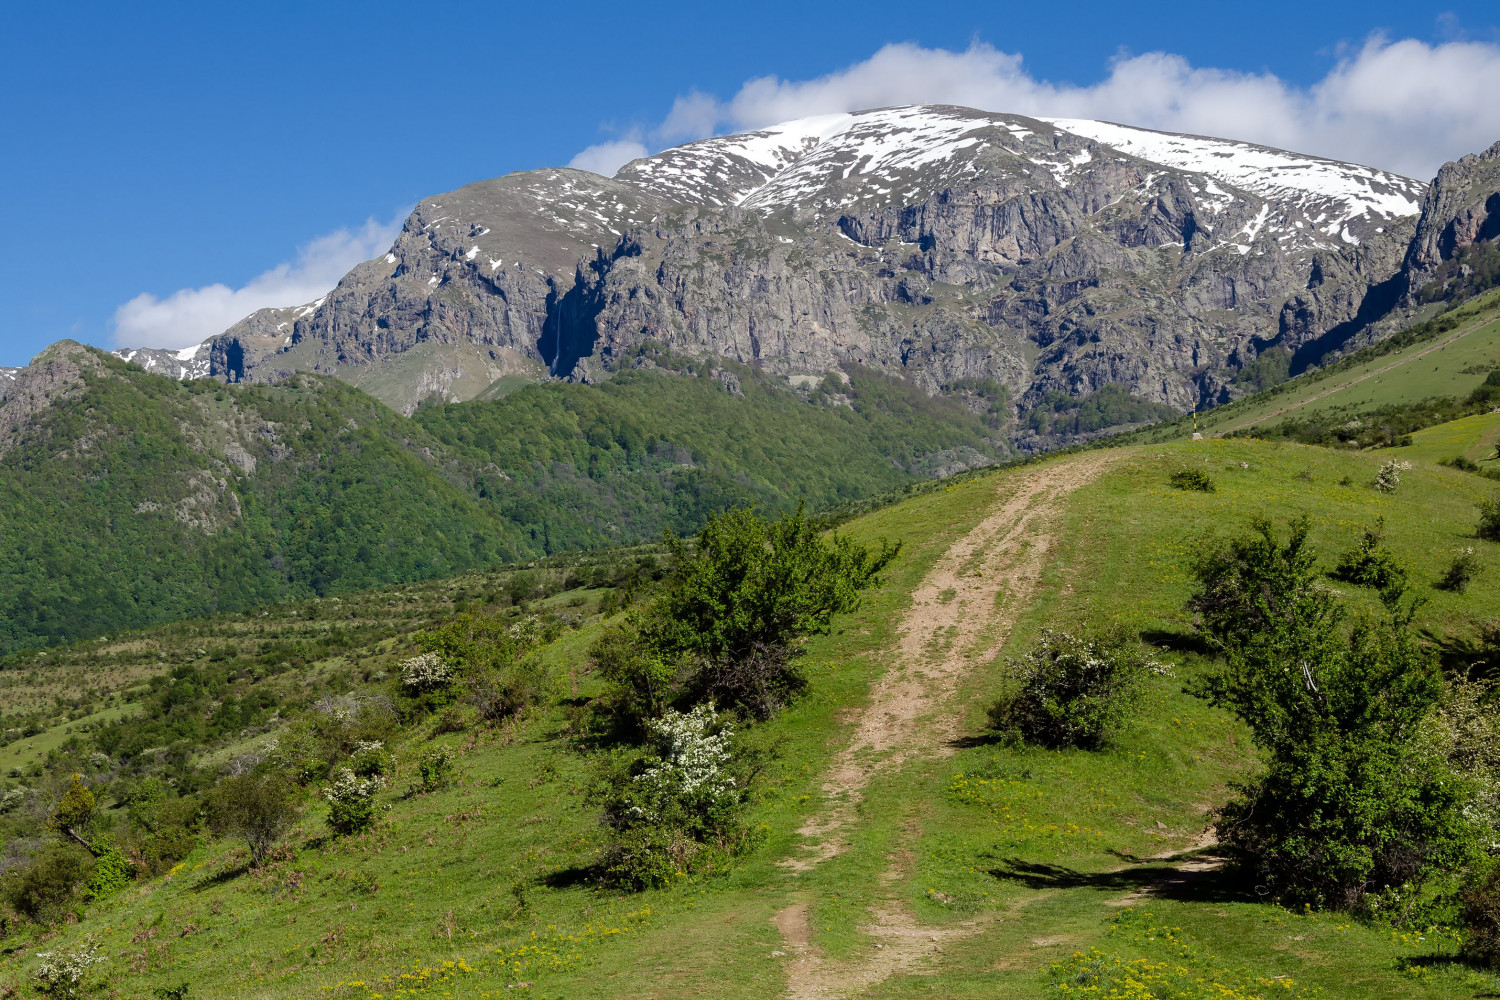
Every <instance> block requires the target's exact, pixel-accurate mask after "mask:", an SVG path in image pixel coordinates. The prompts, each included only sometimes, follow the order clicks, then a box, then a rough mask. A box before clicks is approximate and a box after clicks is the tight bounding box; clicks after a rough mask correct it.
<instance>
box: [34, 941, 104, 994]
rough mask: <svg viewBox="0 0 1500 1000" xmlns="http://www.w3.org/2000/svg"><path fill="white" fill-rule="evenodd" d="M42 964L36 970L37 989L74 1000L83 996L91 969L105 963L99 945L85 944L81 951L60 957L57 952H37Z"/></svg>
mask: <svg viewBox="0 0 1500 1000" xmlns="http://www.w3.org/2000/svg"><path fill="white" fill-rule="evenodd" d="M36 957H37V958H39V959H41V964H40V965H38V966H37V969H36V988H37V990H38V991H39V992H41V993H45V994H46V995H47V996H52V997H64V998H67V1000H72V998H74V997H78V996H82V995H83V980H84V977H85V976H87V975H88V973H89V968H90V967H91V966H94V965H98V964H100V963H101V962H103V961H104V956H102V955H100V954H99V946H98V945H97V944H93V943H89V944H85V945H84V946H83V948H82V949H81V950H79V951H70V952H68V953H67V954H66V955H62V956H59V955H57V953H56V952H50V951H42V952H37V956H36Z"/></svg>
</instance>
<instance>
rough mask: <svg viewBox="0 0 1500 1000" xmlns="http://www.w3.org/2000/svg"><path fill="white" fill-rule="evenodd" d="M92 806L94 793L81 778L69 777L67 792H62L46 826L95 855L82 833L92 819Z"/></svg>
mask: <svg viewBox="0 0 1500 1000" xmlns="http://www.w3.org/2000/svg"><path fill="white" fill-rule="evenodd" d="M94 806H95V803H94V793H93V792H92V791H90V790H89V786H88V785H85V784H84V783H83V776H82V775H81V774H76V773H75V774H73V775H72V776H71V777H70V779H69V783H68V790H67V791H65V792H63V796H62V799H60V800H59V801H58V803H57V808H55V809H53V810H52V815H51V816H49V817H47V825H48V826H49V827H51V828H52V829H54V830H56V831H58V832H59V833H61V834H63V835H64V836H66V837H69V838H71V839H73V840H75V841H77V842H78V843H79V844H81V845H82V846H83V847H84V849H85V850H87V851H88V852H89V853H90V854H97V853H98V852H97V851H95V850H94V846H93V845H92V844H91V843H89V841H88V839H87V838H85V837H84V836H83V833H82V831H84V830H86V829H88V825H89V823H90V822H91V821H92V820H93V818H94Z"/></svg>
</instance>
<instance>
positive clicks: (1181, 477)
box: [1168, 469, 1219, 493]
mask: <svg viewBox="0 0 1500 1000" xmlns="http://www.w3.org/2000/svg"><path fill="white" fill-rule="evenodd" d="M1168 481H1169V482H1170V483H1171V484H1172V486H1173V488H1174V489H1179V490H1195V491H1197V492H1199V493H1216V492H1218V489H1219V487H1218V486H1217V485H1216V484H1215V483H1214V481H1213V477H1211V476H1210V475H1209V474H1208V473H1206V472H1204V471H1203V470H1202V469H1180V470H1178V471H1177V472H1174V473H1172V475H1171V477H1170V479H1169V480H1168Z"/></svg>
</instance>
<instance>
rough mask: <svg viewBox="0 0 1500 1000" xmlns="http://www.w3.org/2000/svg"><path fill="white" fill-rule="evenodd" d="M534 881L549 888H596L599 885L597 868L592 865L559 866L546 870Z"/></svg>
mask: <svg viewBox="0 0 1500 1000" xmlns="http://www.w3.org/2000/svg"><path fill="white" fill-rule="evenodd" d="M536 881H537V884H539V885H544V886H546V887H547V888H549V889H579V888H583V889H589V888H597V887H598V885H599V870H598V869H597V868H594V867H584V866H581V865H574V866H572V867H570V868H559V869H558V870H557V871H555V872H548V873H547V874H545V875H542V876H541V877H539V878H538V879H537V880H536Z"/></svg>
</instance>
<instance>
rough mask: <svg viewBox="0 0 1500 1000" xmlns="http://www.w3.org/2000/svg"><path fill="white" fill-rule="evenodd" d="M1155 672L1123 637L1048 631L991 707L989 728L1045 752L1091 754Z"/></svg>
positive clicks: (1134, 643) (1134, 644)
mask: <svg viewBox="0 0 1500 1000" xmlns="http://www.w3.org/2000/svg"><path fill="white" fill-rule="evenodd" d="M1152 669H1160V668H1158V667H1157V666H1156V665H1155V664H1153V663H1152V662H1151V661H1150V659H1148V658H1147V657H1146V655H1145V653H1144V651H1143V650H1142V648H1141V645H1140V643H1139V642H1137V641H1135V640H1134V639H1133V638H1131V637H1129V636H1127V635H1125V634H1124V633H1123V632H1110V633H1103V634H1098V635H1073V634H1070V633H1068V632H1056V631H1052V630H1046V631H1043V632H1042V633H1041V635H1040V636H1038V637H1037V640H1036V642H1035V644H1034V645H1033V646H1032V648H1031V650H1030V651H1029V652H1028V653H1027V654H1026V656H1025V658H1024V659H1022V660H1020V661H1012V662H1011V664H1010V672H1011V675H1012V679H1013V680H1014V682H1015V684H1016V688H1015V690H1013V691H1010V692H1008V693H1006V694H1005V695H1004V696H1002V697H1001V698H1000V700H999V701H997V702H996V703H995V704H994V705H992V706H991V707H990V709H989V721H990V727H991V728H992V729H993V730H994V731H996V732H998V733H1000V734H1002V735H1003V736H1006V737H1008V738H1014V739H1019V740H1020V741H1022V742H1026V743H1034V744H1037V745H1039V746H1045V747H1053V748H1060V747H1076V748H1078V749H1083V750H1094V749H1097V748H1099V747H1101V746H1103V745H1104V744H1105V743H1106V742H1108V740H1109V739H1110V737H1111V736H1112V735H1113V733H1114V732H1115V731H1116V730H1117V729H1118V728H1119V726H1120V724H1121V723H1122V722H1123V721H1124V720H1125V718H1126V716H1127V715H1128V714H1129V711H1130V708H1131V706H1132V705H1133V704H1134V703H1135V701H1136V698H1137V696H1138V695H1139V692H1140V685H1141V680H1142V679H1143V678H1144V677H1145V675H1146V674H1147V673H1148V672H1149V671H1150V670H1152Z"/></svg>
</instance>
